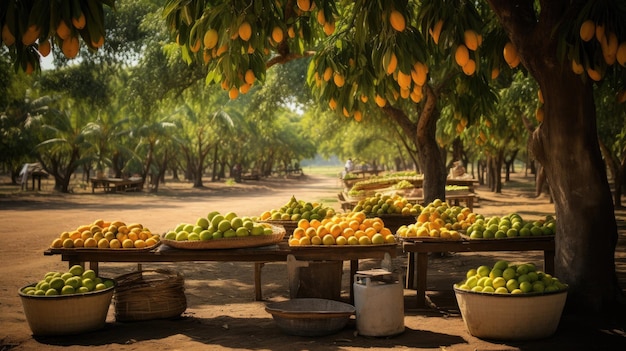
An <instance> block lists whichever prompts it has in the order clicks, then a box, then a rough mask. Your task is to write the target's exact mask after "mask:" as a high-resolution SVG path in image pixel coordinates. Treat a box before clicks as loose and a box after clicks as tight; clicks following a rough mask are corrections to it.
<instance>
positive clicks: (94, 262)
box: [89, 261, 98, 276]
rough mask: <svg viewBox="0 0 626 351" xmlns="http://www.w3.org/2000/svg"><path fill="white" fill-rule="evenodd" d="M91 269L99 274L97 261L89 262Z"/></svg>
mask: <svg viewBox="0 0 626 351" xmlns="http://www.w3.org/2000/svg"><path fill="white" fill-rule="evenodd" d="M89 269H91V270H93V271H94V272H96V276H98V262H97V261H92V262H89Z"/></svg>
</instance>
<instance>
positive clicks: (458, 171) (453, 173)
mask: <svg viewBox="0 0 626 351" xmlns="http://www.w3.org/2000/svg"><path fill="white" fill-rule="evenodd" d="M465 175H466V173H465V167H463V164H462V163H461V161H454V167H452V168H451V169H450V177H451V178H463V177H464V176H465Z"/></svg>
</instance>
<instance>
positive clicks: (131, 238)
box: [51, 219, 161, 249]
mask: <svg viewBox="0 0 626 351" xmlns="http://www.w3.org/2000/svg"><path fill="white" fill-rule="evenodd" d="M160 239H161V238H160V236H159V234H153V233H152V232H150V229H148V228H145V227H144V226H143V225H142V224H140V223H131V224H126V223H124V222H122V221H112V222H106V221H104V220H102V219H97V220H95V221H94V222H93V223H91V224H84V225H80V226H78V227H77V228H76V229H75V230H72V231H64V232H62V233H61V235H60V236H59V237H58V238H56V239H54V240H53V241H52V245H51V247H52V248H66V249H69V248H81V247H85V248H99V249H108V248H112V249H132V248H137V249H141V248H146V247H151V246H154V245H156V244H157V243H159V241H160Z"/></svg>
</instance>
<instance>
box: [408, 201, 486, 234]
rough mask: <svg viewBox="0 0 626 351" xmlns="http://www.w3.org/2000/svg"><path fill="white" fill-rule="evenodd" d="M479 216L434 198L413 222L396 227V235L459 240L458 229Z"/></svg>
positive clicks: (464, 227) (469, 224) (469, 223)
mask: <svg viewBox="0 0 626 351" xmlns="http://www.w3.org/2000/svg"><path fill="white" fill-rule="evenodd" d="M480 218H482V216H480V215H477V214H475V213H473V212H472V211H471V210H470V209H469V208H467V207H461V206H450V205H448V203H447V202H444V201H441V200H439V199H436V200H434V201H433V202H431V203H430V204H428V205H427V206H426V207H424V208H423V209H422V212H421V213H420V214H419V215H418V216H417V221H416V222H415V223H413V224H408V225H403V226H401V227H400V228H398V230H397V235H398V236H399V237H404V238H412V237H415V238H419V237H422V238H427V237H428V238H441V239H446V240H459V239H461V232H460V230H466V229H467V228H469V227H470V226H471V225H472V224H473V223H474V222H475V221H477V220H478V219H480Z"/></svg>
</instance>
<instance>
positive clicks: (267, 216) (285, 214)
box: [259, 196, 335, 221]
mask: <svg viewBox="0 0 626 351" xmlns="http://www.w3.org/2000/svg"><path fill="white" fill-rule="evenodd" d="M334 215H335V210H334V209H333V208H332V207H329V206H326V205H323V204H321V203H314V202H306V201H303V200H298V199H296V197H295V196H292V197H291V199H290V200H289V202H287V203H286V204H284V205H283V206H282V207H281V208H279V209H272V210H269V211H265V212H263V213H262V214H261V215H260V216H259V220H261V221H299V220H301V219H306V220H309V221H310V220H313V219H317V220H322V219H324V218H331V217H332V216H334Z"/></svg>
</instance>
